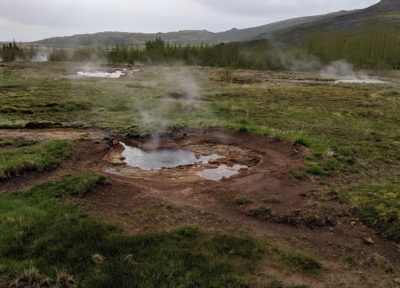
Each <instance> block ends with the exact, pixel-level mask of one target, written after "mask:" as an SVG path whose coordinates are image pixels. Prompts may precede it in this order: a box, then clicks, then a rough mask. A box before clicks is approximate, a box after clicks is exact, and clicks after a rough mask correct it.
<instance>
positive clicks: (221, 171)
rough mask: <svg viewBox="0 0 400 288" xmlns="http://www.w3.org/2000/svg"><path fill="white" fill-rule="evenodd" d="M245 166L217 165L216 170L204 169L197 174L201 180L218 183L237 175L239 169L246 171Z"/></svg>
mask: <svg viewBox="0 0 400 288" xmlns="http://www.w3.org/2000/svg"><path fill="white" fill-rule="evenodd" d="M247 168H248V167H247V166H244V165H238V164H236V165H233V166H232V167H229V166H226V165H225V164H222V165H219V166H218V168H215V169H206V170H204V171H201V172H199V173H197V175H199V176H200V177H201V178H204V179H207V180H212V181H220V180H222V179H224V178H231V177H232V176H235V175H237V174H239V172H240V170H241V169H247Z"/></svg>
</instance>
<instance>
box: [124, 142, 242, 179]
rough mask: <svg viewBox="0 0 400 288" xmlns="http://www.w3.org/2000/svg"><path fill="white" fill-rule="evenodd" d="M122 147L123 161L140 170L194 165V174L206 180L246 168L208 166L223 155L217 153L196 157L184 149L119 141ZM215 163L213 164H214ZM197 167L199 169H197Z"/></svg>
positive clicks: (226, 175) (227, 175)
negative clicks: (154, 147)
mask: <svg viewBox="0 0 400 288" xmlns="http://www.w3.org/2000/svg"><path fill="white" fill-rule="evenodd" d="M121 145H122V146H123V147H124V151H123V152H122V156H123V158H124V162H125V163H126V164H127V165H128V166H130V167H134V168H139V169H141V170H147V171H149V170H161V169H166V168H176V167H180V166H192V167H196V168H195V169H197V171H198V172H197V173H196V175H197V176H199V177H201V178H203V179H207V180H212V181H220V180H222V179H224V178H231V177H232V176H234V175H237V174H239V172H240V170H241V169H246V168H248V167H247V166H244V165H237V164H236V165H233V166H227V165H225V164H219V165H218V164H217V166H216V167H213V168H211V169H210V168H209V167H210V166H209V164H210V163H213V161H216V160H218V159H224V158H225V157H223V156H221V155H218V154H209V155H201V156H199V157H196V155H195V153H193V152H192V151H189V150H184V149H176V148H174V149H166V148H163V149H154V150H142V149H140V148H137V147H131V146H128V145H126V144H124V143H121ZM214 165H215V164H214ZM199 168H200V169H201V170H200V171H199Z"/></svg>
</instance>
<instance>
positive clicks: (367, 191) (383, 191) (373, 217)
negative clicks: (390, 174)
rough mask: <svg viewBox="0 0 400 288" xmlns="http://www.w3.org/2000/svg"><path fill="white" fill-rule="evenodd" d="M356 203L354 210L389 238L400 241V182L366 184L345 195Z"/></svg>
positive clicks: (366, 222)
mask: <svg viewBox="0 0 400 288" xmlns="http://www.w3.org/2000/svg"><path fill="white" fill-rule="evenodd" d="M345 197H346V198H347V199H349V200H350V201H351V202H352V203H356V205H355V207H354V212H355V213H356V214H357V215H358V217H359V218H360V219H361V220H362V221H363V222H364V223H365V224H367V225H368V226H370V227H373V228H375V229H377V230H378V231H379V232H380V233H381V235H382V236H383V237H385V238H387V239H390V240H393V241H396V242H400V184H398V183H396V182H395V183H393V184H383V185H378V184H364V185H362V186H357V187H354V188H352V189H351V190H350V191H348V195H346V196H345Z"/></svg>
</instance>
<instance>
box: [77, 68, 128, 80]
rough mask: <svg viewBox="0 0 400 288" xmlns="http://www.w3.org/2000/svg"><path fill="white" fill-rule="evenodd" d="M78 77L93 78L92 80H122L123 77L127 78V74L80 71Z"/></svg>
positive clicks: (120, 72)
mask: <svg viewBox="0 0 400 288" xmlns="http://www.w3.org/2000/svg"><path fill="white" fill-rule="evenodd" d="M77 74H78V76H82V77H92V78H112V79H116V78H120V77H121V76H125V73H124V72H122V71H119V70H117V71H114V72H102V71H79V72H77Z"/></svg>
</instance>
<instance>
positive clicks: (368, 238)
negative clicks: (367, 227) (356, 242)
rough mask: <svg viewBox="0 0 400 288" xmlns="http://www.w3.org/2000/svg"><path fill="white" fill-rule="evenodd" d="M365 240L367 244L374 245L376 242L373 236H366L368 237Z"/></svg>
mask: <svg viewBox="0 0 400 288" xmlns="http://www.w3.org/2000/svg"><path fill="white" fill-rule="evenodd" d="M363 240H364V243H365V244H368V245H373V244H375V241H374V239H372V238H371V237H366V238H364V239H363Z"/></svg>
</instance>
